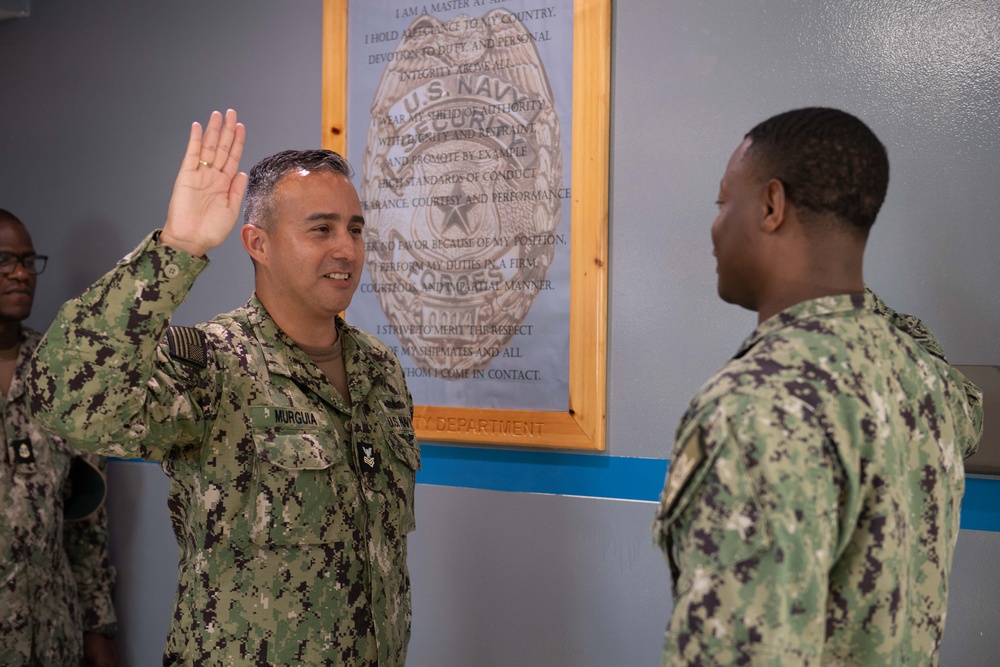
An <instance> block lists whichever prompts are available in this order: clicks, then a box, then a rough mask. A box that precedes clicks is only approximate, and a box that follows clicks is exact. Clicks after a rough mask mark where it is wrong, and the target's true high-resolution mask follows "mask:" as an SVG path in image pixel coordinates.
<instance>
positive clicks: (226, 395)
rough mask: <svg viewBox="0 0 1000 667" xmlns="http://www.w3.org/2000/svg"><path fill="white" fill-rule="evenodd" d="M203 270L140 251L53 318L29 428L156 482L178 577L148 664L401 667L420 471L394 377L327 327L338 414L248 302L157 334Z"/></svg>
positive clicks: (366, 339)
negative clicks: (341, 372)
mask: <svg viewBox="0 0 1000 667" xmlns="http://www.w3.org/2000/svg"><path fill="white" fill-rule="evenodd" d="M205 265H206V262H205V260H202V259H199V258H195V257H192V256H190V255H188V254H186V253H183V252H180V251H177V250H174V249H173V248H170V247H168V246H165V245H161V244H159V243H157V242H156V240H155V234H154V235H151V236H150V237H149V238H147V239H146V240H145V241H144V242H143V243H142V244H141V245H140V246H139V248H137V249H136V251H134V252H133V253H131V254H130V255H128V256H127V257H125V258H124V259H123V260H122V261H121V262H119V264H118V266H117V267H116V268H115V269H114V270H112V271H111V272H110V273H108V274H107V275H106V276H104V278H102V279H101V280H99V281H98V282H97V283H96V284H95V285H94V286H92V287H91V288H90V289H88V290H87V291H86V292H84V293H83V294H82V295H81V296H80V297H78V298H77V299H74V300H73V301H70V302H68V303H67V304H66V305H64V306H63V308H62V310H61V311H60V313H59V316H58V318H57V320H56V322H55V323H54V324H53V326H52V328H51V329H50V330H49V332H48V334H47V335H46V338H45V339H44V340H43V342H42V344H41V345H40V346H39V349H38V352H37V354H36V357H35V367H34V373H33V378H34V381H35V387H34V389H33V395H32V409H33V410H34V411H35V412H36V414H37V416H38V418H39V419H40V420H41V421H43V422H44V423H46V424H48V425H49V426H50V427H52V428H54V429H57V430H58V431H59V432H61V433H62V434H63V435H64V436H65V437H67V438H69V439H71V440H72V441H73V442H74V443H76V442H79V446H80V447H82V448H86V449H90V450H94V451H100V452H103V453H105V454H111V455H115V456H120V457H139V458H143V459H149V460H155V461H159V462H161V465H162V467H163V469H164V470H165V471H166V473H167V475H168V476H169V477H170V480H171V487H170V497H169V501H168V502H169V508H170V513H171V520H172V522H173V527H174V533H175V535H176V537H177V542H178V545H179V548H180V559H179V560H180V562H179V581H178V590H177V594H176V598H175V608H174V617H173V622H172V624H171V628H170V634H169V637H168V639H167V648H166V652H165V656H164V664H182V665H272V664H281V665H286V664H296V665H297V664H305V665H379V666H381V667H390V666H396V665H402V664H403V661H404V658H405V654H406V645H407V641H408V639H409V633H410V584H409V576H408V574H407V568H406V535H407V533H409V532H410V531H411V530H412V529H413V528H414V516H413V491H414V481H415V474H416V472H415V471H416V470H417V469H418V467H419V464H420V458H419V456H420V455H419V449H418V446H417V443H416V441H415V439H414V433H413V427H412V411H413V405H412V401H411V398H410V395H409V392H408V391H407V388H406V383H405V381H404V379H403V373H402V368H401V367H400V365H399V362H398V361H397V360H396V358H395V356H394V355H393V354H392V353H391V351H389V350H388V348H386V347H385V346H383V345H382V344H381V343H379V342H378V341H376V340H375V339H374V338H372V337H370V336H369V335H367V334H366V333H364V332H363V331H361V330H359V329H357V328H355V327H351V326H349V325H347V324H346V323H345V322H344V321H343V320H341V319H339V318H338V319H337V322H336V326H337V327H338V328H339V330H340V334H341V340H342V345H343V350H344V360H345V365H346V369H347V375H348V385H349V390H350V395H351V400H352V406H348V405H347V404H346V402H345V401H344V400H343V398H342V397H341V396H340V395H339V394H338V393H337V391H336V389H334V387H333V385H332V384H331V383H330V382H328V381H327V380H326V378H325V377H324V376H323V375H322V373H321V372H320V370H319V369H318V368H317V367H316V366H315V364H313V363H312V361H311V360H310V359H309V357H308V356H307V355H306V354H305V353H304V352H303V351H302V350H301V349H299V348H298V347H297V346H296V345H295V344H294V343H293V342H292V341H291V340H290V339H289V338H288V337H287V336H286V335H285V334H284V333H283V332H282V331H281V330H280V329H279V328H278V327H277V325H276V324H275V323H274V321H273V320H272V319H271V318H270V316H269V315H268V314H267V312H266V310H265V309H264V308H263V306H262V305H261V303H260V302H259V301H258V300H257V299H256V297H252V298H251V299H250V301H249V303H248V304H247V305H246V306H245V307H244V308H240V309H238V310H235V311H233V312H231V313H228V314H225V315H220V316H218V317H216V318H215V319H213V320H212V321H211V322H208V323H206V324H201V325H199V326H197V327H195V328H181V327H171V328H169V329H168V319H169V317H170V315H171V313H172V312H173V311H174V310H175V308H176V307H177V306H178V305H179V304H180V302H181V301H182V300H183V298H184V296H185V295H186V294H187V293H188V290H189V289H190V287H191V285H192V283H193V282H194V279H195V277H196V276H197V275H198V273H200V271H201V270H202V269H203V268H204V266H205ZM165 333H166V336H164V334H165ZM161 339H162V340H161Z"/></svg>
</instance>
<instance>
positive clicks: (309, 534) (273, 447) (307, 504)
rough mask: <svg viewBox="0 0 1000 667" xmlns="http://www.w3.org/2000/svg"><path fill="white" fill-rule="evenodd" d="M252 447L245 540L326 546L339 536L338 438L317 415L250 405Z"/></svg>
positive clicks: (342, 487) (341, 468)
mask: <svg viewBox="0 0 1000 667" xmlns="http://www.w3.org/2000/svg"><path fill="white" fill-rule="evenodd" d="M250 412H251V419H252V424H253V442H254V448H255V454H256V456H255V457H254V458H255V460H254V467H253V503H254V504H253V507H252V508H251V524H250V526H251V527H250V538H251V539H252V540H253V541H254V542H255V543H257V544H270V545H291V544H327V543H330V542H333V541H336V539H338V536H340V537H341V539H342V536H343V534H344V526H343V525H340V524H341V523H343V519H342V518H341V517H342V516H343V511H344V508H342V507H341V506H342V505H343V504H344V502H345V500H344V498H345V496H347V495H349V494H348V491H349V489H348V488H347V484H346V481H345V479H344V473H345V471H347V470H349V469H348V468H347V464H346V461H345V458H344V453H343V448H342V447H341V445H340V438H339V436H338V434H337V432H336V431H335V430H333V429H332V428H329V427H327V426H325V424H324V422H323V421H322V420H321V419H320V417H322V415H319V414H317V413H313V412H309V411H304V410H294V409H285V408H274V407H252V408H251V409H250Z"/></svg>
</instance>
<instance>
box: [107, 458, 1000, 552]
mask: <svg viewBox="0 0 1000 667" xmlns="http://www.w3.org/2000/svg"><path fill="white" fill-rule="evenodd" d="M420 454H421V459H422V461H423V469H422V470H421V471H420V472H419V473H417V483H418V484H429V485H431V486H457V487H461V488H466V489H488V490H490V491H510V492H515V493H549V494H553V495H560V496H587V497H593V498H610V499H613V500H646V501H656V500H659V497H660V491H661V490H662V489H663V482H664V480H665V478H666V476H667V459H638V458H627V457H624V456H604V455H600V454H565V453H562V452H525V451H519V450H507V449H482V448H478V447H453V446H447V445H421V446H420ZM111 460H112V461H120V460H123V459H111ZM126 460H127V461H136V462H138V461H139V459H126ZM962 528H963V529H965V530H988V531H992V532H995V533H1000V478H994V477H968V478H966V480H965V498H963V500H962Z"/></svg>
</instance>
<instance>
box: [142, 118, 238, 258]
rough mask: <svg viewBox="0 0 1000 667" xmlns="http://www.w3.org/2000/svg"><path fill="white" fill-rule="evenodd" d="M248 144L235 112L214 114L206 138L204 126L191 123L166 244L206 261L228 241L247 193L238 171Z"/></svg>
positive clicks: (164, 238)
mask: <svg viewBox="0 0 1000 667" xmlns="http://www.w3.org/2000/svg"><path fill="white" fill-rule="evenodd" d="M245 140H246V128H245V127H243V124H242V123H237V122H236V112H235V111H233V110H232V109H229V110H228V111H226V116H225V120H223V117H222V114H221V113H219V112H218V111H213V112H212V115H211V117H210V118H209V120H208V127H207V128H206V129H205V133H204V136H202V131H201V125H199V124H198V123H193V124H192V125H191V136H190V138H189V139H188V145H187V151H186V152H185V153H184V159H183V160H182V161H181V169H180V171H179V172H178V173H177V180H176V181H175V182H174V192H173V194H172V195H171V197H170V206H169V207H168V208H167V222H166V224H165V225H164V226H163V231H162V232H161V233H160V242H161V243H165V244H167V245H170V246H173V247H175V248H180V249H181V250H184V251H186V252H189V253H191V254H192V255H195V256H198V257H201V256H203V255H204V254H205V253H206V252H208V251H209V250H211V249H212V248H214V247H216V246H218V245H220V244H221V243H222V242H223V241H225V240H226V237H227V236H228V235H229V232H230V231H232V229H233V227H234V226H235V225H236V219H237V218H238V217H239V214H240V203H241V202H242V201H243V193H244V192H246V189H247V175H246V174H245V173H243V172H237V169H238V168H239V164H240V156H241V155H242V154H243V144H244V142H245Z"/></svg>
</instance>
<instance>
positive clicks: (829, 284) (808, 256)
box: [757, 233, 865, 324]
mask: <svg viewBox="0 0 1000 667" xmlns="http://www.w3.org/2000/svg"><path fill="white" fill-rule="evenodd" d="M864 251H865V240H864V239H863V238H858V237H855V236H852V235H850V234H837V233H830V234H824V235H822V238H821V239H820V238H817V239H814V240H811V242H810V243H808V245H806V246H805V248H804V249H803V251H801V252H798V253H794V254H790V255H788V256H787V259H786V260H785V261H783V262H781V268H780V270H778V271H775V273H774V275H773V276H772V279H771V280H770V281H769V284H768V285H767V287H766V289H765V290H764V291H763V295H762V298H761V299H760V301H759V302H758V307H757V323H758V324H760V323H761V322H763V321H764V320H766V319H768V318H769V317H772V316H774V315H776V314H778V313H780V312H781V311H783V310H785V309H786V308H790V307H792V306H794V305H795V304H797V303H802V302H803V301H810V300H812V299H819V298H821V297H825V296H836V295H839V294H860V293H862V292H864V290H865V281H864V275H863V271H862V268H863V265H864Z"/></svg>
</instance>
